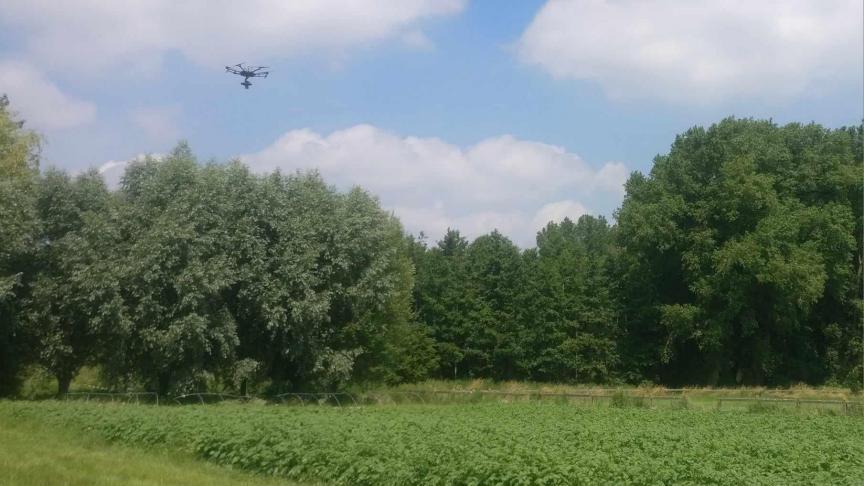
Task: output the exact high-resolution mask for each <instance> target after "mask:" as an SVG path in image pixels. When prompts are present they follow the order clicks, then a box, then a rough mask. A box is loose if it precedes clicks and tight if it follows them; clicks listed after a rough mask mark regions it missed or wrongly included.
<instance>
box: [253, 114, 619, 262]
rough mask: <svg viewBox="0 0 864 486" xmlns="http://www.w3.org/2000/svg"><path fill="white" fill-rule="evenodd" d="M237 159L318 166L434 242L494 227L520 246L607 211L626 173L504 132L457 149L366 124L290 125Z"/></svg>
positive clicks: (286, 167)
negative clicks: (545, 229) (328, 129)
mask: <svg viewBox="0 0 864 486" xmlns="http://www.w3.org/2000/svg"><path fill="white" fill-rule="evenodd" d="M241 160H243V161H244V162H245V163H246V164H248V165H249V166H250V167H251V168H252V170H254V171H256V172H262V173H263V172H271V171H273V170H276V169H279V170H282V171H283V172H284V171H288V172H291V171H295V170H309V169H317V170H319V171H320V172H321V174H322V176H323V177H324V178H325V180H327V181H328V182H329V183H331V184H335V185H336V186H338V187H340V188H347V187H351V186H353V185H359V186H361V187H363V188H365V189H368V190H369V191H371V192H372V193H374V194H376V195H378V196H379V197H380V198H381V202H382V204H383V205H384V207H386V208H388V209H391V210H393V211H394V212H395V213H396V215H397V216H399V218H400V219H401V220H402V222H403V224H404V225H405V227H406V229H407V230H408V231H411V232H413V233H415V234H416V233H419V232H420V231H423V232H425V233H426V234H427V235H429V236H430V237H432V238H433V239H437V238H439V237H440V236H441V235H443V233H444V232H445V231H446V229H447V228H448V227H452V228H458V229H459V230H460V231H462V232H464V233H465V234H466V235H468V236H471V237H476V236H479V235H480V234H483V233H486V232H488V231H491V230H493V229H496V228H497V229H498V230H500V231H502V232H503V233H504V234H507V235H509V236H511V237H512V238H514V240H515V241H516V242H517V243H518V244H520V245H522V246H532V245H533V244H534V237H535V233H536V231H537V230H538V229H540V228H541V227H542V226H544V225H545V224H546V223H547V222H548V221H550V220H561V219H563V218H564V217H570V218H578V217H579V216H581V215H582V214H586V213H594V214H605V215H607V216H610V215H611V212H612V210H613V209H614V208H615V207H617V205H618V204H620V202H621V199H622V197H623V184H624V182H625V180H626V178H627V176H628V175H629V172H628V170H627V169H626V167H625V166H624V164H622V163H620V162H608V163H606V164H604V165H603V166H601V167H600V168H599V169H596V168H594V167H592V166H591V165H589V164H587V163H586V162H585V161H583V160H582V159H581V158H580V157H579V156H578V155H576V154H574V153H572V152H568V151H566V150H565V149H563V148H561V147H556V146H553V145H547V144H543V143H538V142H532V141H526V140H520V139H517V138H515V137H512V136H510V135H503V136H498V137H492V138H487V139H484V140H481V141H479V142H477V143H476V144H474V145H471V146H470V147H465V148H462V147H459V146H456V145H453V144H450V143H447V142H445V141H442V140H440V139H437V138H421V137H410V136H407V137H406V136H400V135H397V134H394V133H391V132H389V131H386V130H382V129H380V128H377V127H374V126H370V125H357V126H353V127H350V128H347V129H344V130H338V131H334V132H332V133H330V134H326V135H322V134H319V133H316V132H314V131H311V130H308V129H303V130H293V131H290V132H287V133H285V134H284V135H283V136H281V137H280V138H279V139H278V140H276V141H275V142H274V143H273V144H272V145H270V146H269V147H266V148H264V149H263V150H261V151H258V152H256V153H252V154H247V155H244V156H242V157H241ZM583 201H590V206H586V205H585V203H583Z"/></svg>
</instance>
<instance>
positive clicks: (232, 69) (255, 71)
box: [225, 62, 270, 89]
mask: <svg viewBox="0 0 864 486" xmlns="http://www.w3.org/2000/svg"><path fill="white" fill-rule="evenodd" d="M262 69H267V66H244V65H243V63H242V62H241V63H240V64H235V65H234V66H225V71H226V72H229V73H231V74H236V75H238V76H243V82H242V83H240V86H243V87H244V88H246V89H249V86H252V83H250V82H249V78H266V77H267V75H268V74H270V73H269V72H267V71H262Z"/></svg>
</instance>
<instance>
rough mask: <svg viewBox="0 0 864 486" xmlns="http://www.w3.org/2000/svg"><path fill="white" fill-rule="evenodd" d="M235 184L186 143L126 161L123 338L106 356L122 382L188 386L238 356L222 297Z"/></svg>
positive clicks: (231, 269) (117, 261)
mask: <svg viewBox="0 0 864 486" xmlns="http://www.w3.org/2000/svg"><path fill="white" fill-rule="evenodd" d="M228 186H229V183H228V181H227V180H226V177H225V171H224V170H223V169H222V168H220V167H219V166H215V165H209V166H200V165H199V164H198V163H197V161H196V160H195V158H194V156H193V155H192V153H191V151H190V150H189V148H188V146H186V145H185V144H181V145H179V146H178V147H177V148H175V149H174V151H173V152H172V153H171V154H170V155H169V156H168V157H167V158H166V159H165V160H162V161H156V160H152V159H149V160H146V161H143V162H139V163H136V164H133V165H132V166H131V167H130V168H129V169H127V171H126V173H125V175H124V178H123V182H122V187H121V190H120V193H119V197H120V202H121V207H120V210H119V212H118V217H117V224H118V225H119V226H120V227H119V230H118V235H119V240H118V242H117V244H116V247H115V253H114V261H113V265H114V266H115V268H116V269H117V272H118V273H119V277H118V279H119V282H120V283H119V286H120V289H121V297H122V301H123V308H124V311H123V312H122V313H121V315H120V323H119V328H120V329H122V331H123V336H122V338H121V339H119V340H118V341H117V342H116V343H115V345H114V346H113V351H114V352H113V354H112V355H111V356H110V357H109V358H106V360H105V361H104V364H105V368H106V371H107V372H108V374H110V375H111V376H112V377H113V378H114V379H115V381H121V380H122V381H125V380H128V379H139V380H141V381H142V382H143V383H144V384H145V386H147V387H148V388H149V389H153V390H156V391H158V392H160V393H168V392H169V391H182V390H188V389H194V388H197V387H199V386H200V383H201V381H202V380H203V379H204V377H205V375H204V373H219V372H221V371H222V370H223V369H224V368H226V367H229V366H230V365H231V363H232V362H233V358H234V351H235V348H236V346H237V344H238V338H237V332H236V326H235V321H234V318H233V316H232V315H231V313H230V312H229V311H228V309H227V308H226V306H225V304H224V303H223V301H222V299H221V298H220V296H221V293H222V292H223V291H224V289H225V288H227V287H228V286H229V285H230V284H231V283H232V282H233V281H234V279H235V278H236V277H235V275H236V271H235V270H236V269H235V266H234V265H233V262H232V260H231V258H229V253H228V251H227V248H226V247H225V242H227V241H231V239H230V238H228V237H227V236H226V233H227V232H228V230H229V228H231V225H230V224H229V222H228V220H227V216H229V214H230V213H229V211H228V210H227V209H226V208H227V207H230V205H231V203H232V201H231V200H230V198H229V197H228V196H227V194H230V192H228V191H227V188H228Z"/></svg>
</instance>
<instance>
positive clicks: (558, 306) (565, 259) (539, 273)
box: [521, 215, 619, 383]
mask: <svg viewBox="0 0 864 486" xmlns="http://www.w3.org/2000/svg"><path fill="white" fill-rule="evenodd" d="M616 258H617V249H616V247H615V245H614V241H613V233H612V229H611V228H610V227H609V225H608V223H607V222H606V220H605V219H604V218H602V217H599V218H596V217H593V216H587V215H586V216H582V217H581V218H579V220H578V222H576V223H574V222H573V221H571V220H569V219H565V220H564V221H562V222H560V223H549V224H548V225H547V226H546V227H545V228H543V229H542V230H541V231H540V232H539V233H538V235H537V248H536V251H534V252H530V253H526V255H525V268H526V279H527V280H530V281H531V282H532V285H531V287H530V288H529V289H528V290H526V292H525V294H524V297H523V298H524V299H525V302H524V304H522V306H521V308H523V309H525V312H524V317H523V321H524V325H523V335H524V338H523V339H524V341H525V347H526V349H528V350H530V352H529V353H527V354H526V355H525V357H524V367H525V368H526V369H527V370H528V373H529V376H531V377H532V378H534V379H539V380H561V381H581V382H594V383H600V382H605V381H608V380H610V379H611V378H612V377H613V376H614V373H615V372H616V371H617V367H618V364H619V358H618V339H619V328H618V319H619V314H618V303H617V300H616V292H615V286H614V281H613V279H614V273H613V272H614V264H615V262H616Z"/></svg>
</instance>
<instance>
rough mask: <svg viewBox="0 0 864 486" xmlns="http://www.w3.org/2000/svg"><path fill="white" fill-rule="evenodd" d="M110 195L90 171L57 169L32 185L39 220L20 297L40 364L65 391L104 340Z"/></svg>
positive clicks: (110, 310) (110, 312)
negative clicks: (27, 282) (33, 258)
mask: <svg viewBox="0 0 864 486" xmlns="http://www.w3.org/2000/svg"><path fill="white" fill-rule="evenodd" d="M109 205H110V195H109V193H108V190H107V188H106V187H105V184H104V182H103V181H102V178H101V177H100V176H99V174H98V173H96V172H95V171H92V172H88V173H86V174H83V175H80V176H78V177H76V178H75V179H74V180H73V179H71V178H70V177H69V176H68V175H67V174H66V173H64V172H60V171H57V170H49V171H47V172H46V173H45V174H44V175H43V176H42V178H41V179H40V182H39V190H38V200H37V207H38V210H39V218H40V220H41V222H42V225H41V231H40V238H39V245H38V249H37V261H38V264H37V276H36V278H35V279H34V280H33V282H32V284H31V295H30V298H29V299H28V302H27V304H28V305H27V307H28V312H27V315H28V319H27V321H28V329H29V332H30V333H31V334H33V336H34V337H35V339H37V340H38V342H39V361H40V363H41V364H42V365H43V366H44V367H45V368H46V369H48V370H49V371H50V372H51V373H53V374H54V376H55V377H56V378H57V382H58V386H59V388H58V392H59V393H60V394H63V393H66V392H67V391H68V390H69V383H70V382H71V380H72V378H73V377H74V376H75V375H76V374H77V372H78V370H79V369H80V368H81V367H82V366H83V365H84V364H87V363H94V362H96V359H97V356H98V355H99V353H100V351H101V350H102V349H103V348H104V347H106V346H109V345H110V343H111V342H110V341H109V339H107V336H110V335H111V333H112V330H113V327H114V325H115V324H116V322H117V321H116V313H117V311H118V309H117V305H118V300H117V299H118V292H117V288H116V286H115V285H112V284H113V283H114V280H113V279H112V278H111V277H110V276H111V275H112V269H111V267H110V265H111V263H110V261H109V259H108V257H109V256H110V250H111V245H112V244H113V243H114V241H113V238H112V237H111V236H112V228H111V227H110V225H109V224H106V222H107V218H106V217H105V213H106V211H108V208H109Z"/></svg>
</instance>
